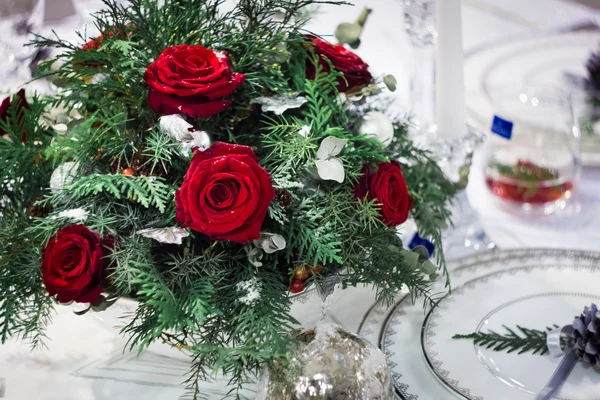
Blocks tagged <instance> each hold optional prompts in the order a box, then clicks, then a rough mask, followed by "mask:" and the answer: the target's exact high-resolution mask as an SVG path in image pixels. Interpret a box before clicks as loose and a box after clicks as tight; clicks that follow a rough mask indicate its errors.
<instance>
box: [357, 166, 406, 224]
mask: <svg viewBox="0 0 600 400" xmlns="http://www.w3.org/2000/svg"><path fill="white" fill-rule="evenodd" d="M354 195H355V196H356V197H357V198H361V199H362V198H365V197H366V198H367V200H369V201H371V200H373V199H376V200H377V202H378V203H379V204H380V205H381V211H380V213H381V219H382V220H383V222H385V223H386V224H387V225H389V226H398V225H400V224H402V223H403V222H404V221H406V219H407V218H408V212H409V211H410V208H411V207H412V199H411V198H410V195H409V194H408V187H407V186H406V181H405V180H404V176H403V175H402V169H401V168H400V163H399V162H397V161H392V162H389V163H380V164H379V165H378V166H377V172H373V171H371V170H370V169H369V167H368V166H366V165H365V166H364V167H363V175H362V176H361V178H360V180H359V182H358V184H357V185H356V186H355V187H354Z"/></svg>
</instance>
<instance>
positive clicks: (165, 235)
mask: <svg viewBox="0 0 600 400" xmlns="http://www.w3.org/2000/svg"><path fill="white" fill-rule="evenodd" d="M136 234H138V235H142V236H143V237H146V238H149V239H154V240H156V241H157V242H160V243H170V244H181V243H182V240H183V238H185V237H188V236H189V235H190V234H189V232H188V231H187V230H185V229H183V228H179V227H176V226H171V227H166V228H156V229H142V230H139V231H137V232H136Z"/></svg>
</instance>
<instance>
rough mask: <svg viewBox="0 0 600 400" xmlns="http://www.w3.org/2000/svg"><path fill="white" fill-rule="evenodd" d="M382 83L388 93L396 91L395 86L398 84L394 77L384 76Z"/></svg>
mask: <svg viewBox="0 0 600 400" xmlns="http://www.w3.org/2000/svg"><path fill="white" fill-rule="evenodd" d="M383 83H385V86H387V88H388V89H389V90H390V92H395V91H396V85H397V84H398V81H396V77H394V75H386V76H384V77H383Z"/></svg>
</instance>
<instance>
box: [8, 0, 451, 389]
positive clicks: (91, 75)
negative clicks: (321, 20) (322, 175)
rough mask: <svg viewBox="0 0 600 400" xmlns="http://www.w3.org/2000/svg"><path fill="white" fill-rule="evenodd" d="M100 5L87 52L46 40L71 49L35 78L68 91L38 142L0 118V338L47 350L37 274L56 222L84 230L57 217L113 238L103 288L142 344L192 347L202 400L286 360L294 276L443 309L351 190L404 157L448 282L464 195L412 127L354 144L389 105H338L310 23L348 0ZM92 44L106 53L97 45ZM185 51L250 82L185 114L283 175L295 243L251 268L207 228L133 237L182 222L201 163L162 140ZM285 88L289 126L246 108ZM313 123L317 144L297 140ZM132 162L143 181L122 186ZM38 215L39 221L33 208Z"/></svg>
mask: <svg viewBox="0 0 600 400" xmlns="http://www.w3.org/2000/svg"><path fill="white" fill-rule="evenodd" d="M103 2H104V6H105V7H104V9H103V10H101V11H99V12H98V13H97V14H96V15H95V25H96V28H97V29H98V31H100V32H101V33H102V38H101V39H100V38H96V39H94V38H88V37H87V36H88V35H87V33H86V32H82V33H81V35H80V43H72V42H70V41H65V40H62V39H61V38H59V37H56V36H53V37H50V38H42V37H39V36H38V37H37V38H36V43H35V45H37V46H42V47H52V48H56V49H58V50H59V51H61V52H62V53H61V54H60V55H59V56H58V59H57V60H56V62H48V63H44V64H43V65H41V67H40V73H41V75H40V76H41V77H47V78H48V79H51V80H52V81H53V82H54V83H55V84H56V85H57V86H59V87H60V88H62V89H60V90H59V91H58V93H57V94H56V95H55V96H53V97H52V98H51V99H34V100H33V101H32V110H30V111H29V112H28V113H26V114H25V119H24V120H23V121H24V122H23V124H24V125H25V126H27V130H28V132H29V131H30V135H31V136H28V138H31V139H30V140H28V141H27V142H22V141H21V140H20V138H21V130H20V129H15V128H14V126H15V125H14V122H15V121H17V120H18V118H17V117H18V116H17V115H16V114H14V113H15V112H16V110H12V111H10V113H13V114H10V113H9V123H7V124H6V125H2V122H1V121H0V128H1V129H3V130H7V132H8V136H9V138H10V139H11V140H6V141H5V140H0V165H3V166H5V167H6V168H5V169H3V171H2V174H0V175H3V180H7V182H9V183H10V182H13V181H14V183H11V187H13V186H14V188H15V189H17V187H18V190H13V191H10V190H8V188H7V187H4V186H2V185H1V183H0V190H2V191H1V192H0V199H2V200H4V199H9V200H10V204H9V206H8V207H5V208H4V209H2V210H0V211H2V212H3V213H5V216H7V217H8V218H2V219H1V220H0V292H1V293H3V296H2V297H0V339H1V340H2V341H5V340H7V339H8V338H9V337H11V336H19V335H20V336H22V337H26V338H28V339H30V340H31V341H32V342H33V344H34V345H39V344H41V343H42V339H43V335H44V328H45V326H46V325H47V323H48V321H49V319H50V316H51V310H52V306H53V304H52V302H53V301H52V300H51V298H50V297H49V296H48V295H47V294H46V292H45V290H44V287H43V285H42V281H41V271H40V267H39V266H40V262H41V257H42V249H43V248H44V246H45V244H46V243H47V242H48V241H49V240H50V239H51V237H52V236H53V235H54V234H55V233H56V232H57V231H58V230H59V229H61V228H62V227H64V226H66V225H69V224H72V223H75V222H74V221H73V220H72V219H70V218H67V217H64V216H61V212H63V211H67V210H72V209H75V208H82V209H84V210H85V211H86V212H87V213H89V216H88V217H87V219H86V220H85V221H83V222H78V223H83V224H85V225H86V226H87V227H89V228H90V229H92V230H93V231H95V232H97V233H98V234H99V235H101V236H110V237H111V238H112V239H113V240H114V242H115V243H116V244H117V245H116V246H115V247H114V248H113V249H112V250H111V253H110V254H109V256H108V257H109V258H110V261H111V262H110V270H109V276H108V279H107V285H106V287H105V289H106V290H107V291H108V292H110V293H111V295H114V296H122V297H129V298H134V299H135V300H136V301H137V302H138V306H137V309H136V310H135V311H134V312H133V313H132V315H130V316H129V317H130V318H129V319H128V320H127V321H128V323H127V325H126V326H125V327H124V328H123V333H124V334H125V335H127V336H128V338H129V344H130V346H131V347H132V348H140V349H143V348H146V347H147V346H149V345H150V344H151V343H153V342H155V341H163V342H165V343H168V344H170V345H172V346H173V347H175V348H177V349H181V350H182V351H185V352H187V353H188V354H189V355H190V356H191V358H192V368H191V371H190V374H189V376H188V378H189V379H188V381H187V383H188V385H189V387H190V389H191V391H190V396H191V397H192V398H198V397H199V396H200V393H199V386H198V381H199V379H209V378H210V377H212V376H214V375H215V373H216V372H217V371H220V372H223V373H225V374H227V375H228V376H229V377H230V379H231V382H230V383H231V388H232V394H233V395H235V394H237V393H238V392H239V390H240V389H241V388H242V386H243V385H244V384H245V383H246V382H248V381H249V380H251V379H253V378H255V377H256V374H257V373H258V371H259V370H260V368H262V366H263V365H264V364H265V363H267V364H269V363H272V362H273V361H274V360H275V359H277V358H280V357H283V358H284V357H285V356H286V354H287V352H288V350H289V349H290V346H293V345H294V340H293V339H291V337H292V335H291V333H292V332H293V331H294V329H295V327H296V326H297V325H296V321H294V320H293V318H292V317H291V315H290V304H291V299H290V296H289V287H290V280H292V279H293V274H294V271H295V270H296V268H298V267H305V266H313V267H320V266H322V267H323V268H322V272H321V273H319V274H315V275H314V276H312V277H311V278H310V279H309V280H308V281H306V282H305V283H306V285H307V286H310V285H313V284H319V283H320V282H319V281H320V280H322V279H325V278H327V277H328V276H331V275H334V274H335V275H340V277H341V278H342V282H343V285H346V286H352V285H358V284H368V285H373V286H374V287H375V288H376V290H377V293H378V297H379V298H381V299H383V300H384V301H386V302H388V303H391V302H392V301H393V299H394V298H395V296H396V294H397V293H398V292H399V291H400V290H401V289H402V288H404V287H407V288H408V289H409V290H411V292H412V295H413V296H414V297H415V298H416V297H417V296H422V297H423V298H424V299H425V301H426V302H428V303H429V304H435V301H436V299H435V296H434V295H432V294H431V293H430V291H429V290H430V285H431V281H430V278H429V276H427V275H424V274H423V272H422V271H421V270H420V269H419V268H417V267H415V265H413V264H412V263H411V262H408V260H405V258H404V254H405V253H403V251H404V250H403V243H402V241H401V240H400V239H399V237H398V235H397V232H396V228H394V227H389V226H387V225H385V224H384V223H383V222H382V221H381V218H380V208H381V206H380V204H378V203H377V201H376V200H374V201H367V200H364V199H356V198H355V196H354V186H355V184H356V183H357V181H358V179H359V178H360V176H361V173H362V172H361V171H362V169H363V166H364V165H365V164H369V165H373V166H374V165H376V164H377V163H379V162H388V161H391V160H399V162H400V163H401V165H402V170H403V174H404V177H405V179H406V182H407V185H408V187H409V190H410V195H411V197H412V199H413V206H412V210H411V215H412V216H413V217H414V218H415V220H416V222H417V224H418V226H419V230H420V233H421V234H422V235H424V236H429V237H431V238H432V240H433V241H434V242H435V244H436V247H437V249H438V263H439V265H440V268H441V269H442V270H443V271H444V273H445V274H446V275H447V271H446V270H445V266H444V263H443V255H442V253H441V248H442V246H441V233H440V232H441V228H442V227H443V226H445V225H446V224H448V223H449V220H450V214H449V210H448V203H449V201H450V199H451V198H452V197H453V195H454V194H455V191H456V187H455V185H453V184H452V183H450V182H449V181H448V180H447V179H446V178H445V177H444V175H443V173H442V172H441V170H440V169H439V168H438V167H437V165H436V163H435V162H434V161H433V159H432V158H431V157H430V155H429V154H428V153H427V152H425V151H422V150H419V149H417V148H415V147H414V146H413V145H412V143H411V141H410V140H409V138H408V129H409V125H408V121H407V119H406V118H397V119H395V120H394V121H393V122H394V128H395V133H394V140H393V141H392V143H391V144H390V145H389V146H387V147H384V146H382V144H381V143H379V142H377V141H376V140H375V139H373V138H371V137H367V136H364V135H359V134H357V122H358V120H359V118H360V117H361V116H362V115H363V114H364V113H365V112H366V111H369V110H374V111H386V108H387V105H375V103H373V105H370V103H369V99H368V98H366V99H365V100H364V101H362V102H360V103H357V105H356V106H355V105H352V104H350V102H348V101H346V102H344V101H342V99H341V96H340V94H339V93H338V90H337V83H338V80H339V79H343V75H342V74H341V73H339V72H336V70H335V68H333V65H332V64H331V62H330V60H327V59H324V58H320V57H318V56H317V55H316V54H314V53H313V51H312V50H311V49H310V48H307V46H306V35H305V34H306V31H305V30H304V28H303V26H304V23H305V22H306V19H307V16H308V15H309V14H310V8H311V7H310V6H312V5H316V4H320V3H327V4H345V3H343V2H337V1H332V2H329V1H325V2H320V1H314V0H258V1H254V0H241V1H239V2H238V4H237V5H236V6H235V7H233V8H232V9H230V10H227V11H222V10H223V7H221V5H222V3H223V1H221V0H167V1H165V2H157V1H154V0H130V1H129V2H128V6H127V7H124V6H122V5H120V4H118V2H117V1H115V0H103ZM160 3H164V4H160ZM282 15H283V17H282ZM90 39H91V40H96V42H92V44H93V43H96V44H99V46H85V43H86V42H87V41H89V40H90ZM183 43H186V44H201V45H202V46H204V47H207V48H211V49H215V50H220V51H224V52H227V54H228V57H229V60H230V62H231V65H232V69H233V70H234V71H236V72H241V73H243V74H245V83H244V84H243V85H242V86H240V87H239V88H237V89H236V90H235V91H234V92H233V93H232V94H231V95H230V96H229V97H228V98H227V100H228V101H231V106H230V107H229V108H227V109H226V110H224V111H223V112H221V113H219V114H217V115H215V116H213V117H211V118H208V119H193V120H192V119H189V120H188V121H189V122H190V123H191V124H193V125H194V126H195V127H196V128H198V129H201V130H204V131H206V132H208V133H209V135H210V137H211V140H212V141H213V142H215V141H226V142H230V143H237V144H242V145H246V146H252V148H253V150H254V152H255V154H256V156H257V158H258V162H259V164H260V165H261V166H262V167H263V168H265V169H266V170H267V171H268V172H269V173H270V175H271V180H272V184H273V186H274V188H275V190H276V193H278V197H277V198H276V200H275V201H273V202H272V204H271V205H270V206H269V211H268V214H267V217H266V219H265V221H264V223H263V227H262V230H263V231H267V232H271V233H277V234H280V235H282V236H283V237H284V238H285V239H286V242H287V246H286V248H285V250H283V251H279V252H275V253H273V254H264V255H263V256H264V257H263V259H262V260H261V262H262V266H260V267H256V266H255V265H253V264H252V263H251V262H250V261H249V260H248V254H247V252H246V251H247V246H246V247H245V246H244V245H241V244H238V243H234V242H230V241H217V240H214V239H211V238H209V237H206V236H204V235H202V234H201V233H199V232H195V231H190V235H189V236H188V237H186V238H185V239H184V240H183V243H182V244H181V245H175V244H164V243H159V242H157V241H154V240H152V239H149V238H145V237H142V236H141V235H139V234H137V232H138V231H139V230H141V229H149V228H150V229H151V228H164V227H172V226H174V225H175V224H176V222H175V215H176V210H175V201H174V192H175V190H176V189H177V188H179V187H180V186H181V184H182V182H183V179H184V175H185V174H186V171H187V169H188V167H189V163H190V156H191V154H189V152H185V151H183V149H182V146H181V143H179V142H177V141H176V140H174V139H172V138H170V137H169V136H168V135H166V134H165V133H164V132H162V131H161V129H160V126H159V120H158V119H159V117H160V115H158V114H156V113H155V112H154V111H152V110H151V109H150V107H149V105H148V102H147V95H148V87H147V85H146V83H145V81H144V72H145V70H146V68H147V67H148V66H149V65H150V64H151V63H152V62H153V61H154V60H156V59H157V58H158V56H159V55H160V54H161V53H162V52H163V51H164V50H165V49H166V48H167V47H169V46H173V45H179V44H183ZM96 47H98V48H96ZM307 63H312V64H313V67H314V69H315V77H314V79H307V78H306V71H305V69H306V65H307ZM327 63H329V65H327ZM327 67H328V68H327ZM280 94H291V95H292V96H296V95H301V96H303V97H305V98H306V100H307V101H306V104H304V105H303V106H301V107H299V108H297V109H289V110H287V111H286V112H284V113H283V114H282V115H275V114H272V113H269V112H261V110H260V109H259V106H257V105H254V104H252V103H251V100H253V99H255V98H257V97H261V96H267V97H271V96H277V95H280ZM365 96H366V97H369V96H367V95H365ZM359 104H360V105H359ZM53 107H56V108H62V109H64V111H65V112H70V111H74V110H76V111H77V112H78V113H80V114H81V116H82V117H83V118H82V119H81V120H78V121H76V122H74V123H70V124H69V129H68V132H67V134H65V135H59V136H57V135H56V134H55V133H54V132H53V130H52V129H51V128H50V127H49V125H48V124H44V123H42V122H41V121H42V120H43V118H42V119H40V116H41V115H42V114H43V112H44V110H45V109H47V108H53ZM11 119H12V124H11V123H10V122H11ZM306 127H308V128H309V133H308V134H307V135H306V136H303V135H300V134H299V133H300V132H305V131H306ZM328 136H334V137H337V138H340V139H344V140H346V141H347V142H346V146H345V147H344V149H343V150H342V152H341V153H340V154H339V159H340V160H341V162H342V164H343V166H344V171H345V180H344V181H343V182H342V183H339V182H333V181H323V180H321V179H319V178H318V175H317V173H316V164H315V161H316V154H317V151H318V149H319V146H320V144H321V142H322V140H323V139H324V138H326V137H328ZM65 162H75V163H77V165H78V168H77V171H76V174H75V176H74V177H73V181H72V182H71V183H69V184H67V185H64V187H63V188H62V190H57V189H56V188H55V190H54V191H49V190H48V180H49V177H50V174H51V173H52V170H53V169H54V168H55V167H56V166H57V165H60V164H61V163H65ZM125 168H131V169H132V170H134V172H135V173H136V174H135V176H125V175H123V174H122V172H123V170H124V169H125ZM20 178H23V179H22V180H21V179H20ZM280 195H281V196H282V198H284V199H285V201H281V202H280ZM34 208H39V209H40V210H41V211H43V212H38V213H35V214H34V213H32V210H33V209H34ZM38 211H39V210H38ZM248 285H251V286H253V287H252V290H254V291H256V293H259V295H258V297H257V298H255V299H254V300H253V301H245V300H243V299H244V298H245V297H244V296H245V293H244V290H245V289H242V288H244V287H247V286H248ZM447 285H448V286H449V281H447Z"/></svg>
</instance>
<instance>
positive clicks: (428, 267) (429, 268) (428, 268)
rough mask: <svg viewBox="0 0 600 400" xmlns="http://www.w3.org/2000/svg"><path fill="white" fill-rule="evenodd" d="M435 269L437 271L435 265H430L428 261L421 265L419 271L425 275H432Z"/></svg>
mask: <svg viewBox="0 0 600 400" xmlns="http://www.w3.org/2000/svg"><path fill="white" fill-rule="evenodd" d="M437 269H438V267H437V265H435V264H434V263H432V262H431V261H429V260H425V261H423V262H422V263H421V270H422V271H423V273H425V274H427V275H431V274H434V273H435V271H437Z"/></svg>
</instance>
